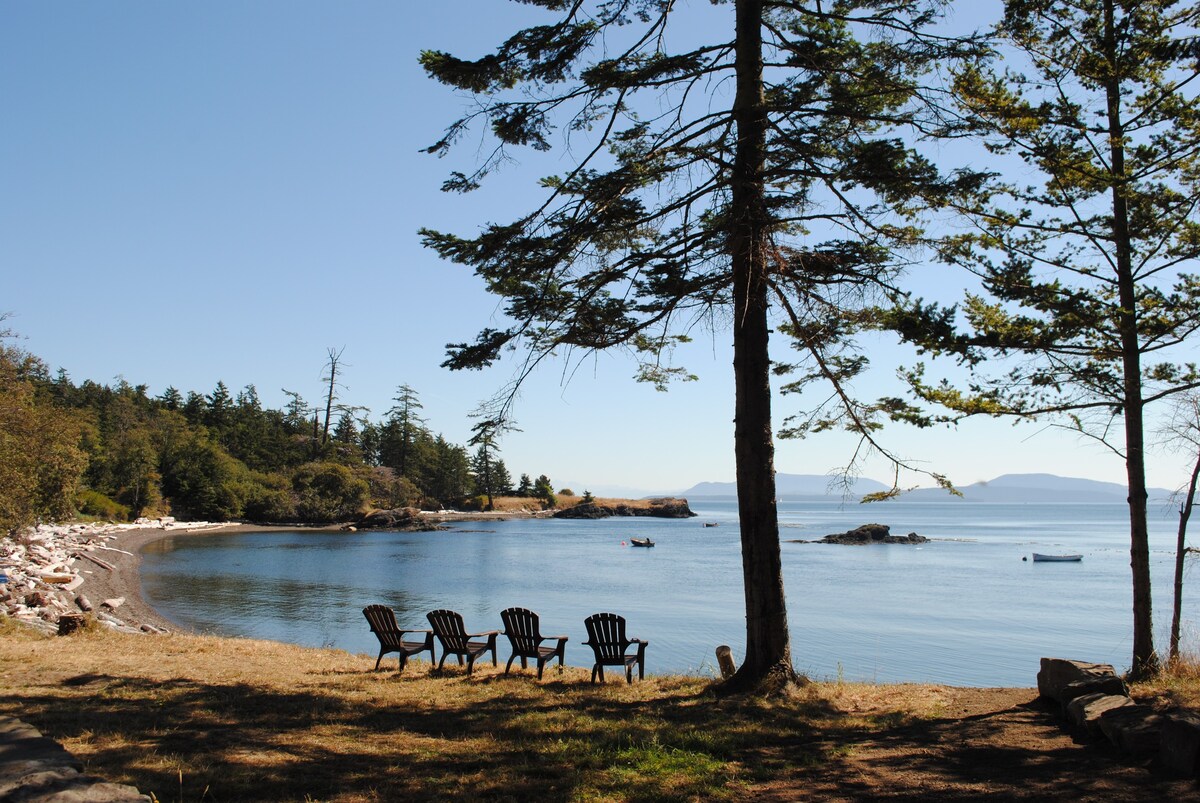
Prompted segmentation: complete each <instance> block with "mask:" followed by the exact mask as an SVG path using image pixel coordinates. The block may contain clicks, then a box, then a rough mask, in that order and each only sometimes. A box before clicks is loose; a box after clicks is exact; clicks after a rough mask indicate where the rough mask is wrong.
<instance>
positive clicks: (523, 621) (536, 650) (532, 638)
mask: <svg viewBox="0 0 1200 803" xmlns="http://www.w3.org/2000/svg"><path fill="white" fill-rule="evenodd" d="M500 618H501V619H502V620H503V621H504V635H506V636H508V641H509V643H510V644H512V655H511V656H510V657H509V659H508V663H507V664H505V665H504V674H506V675H507V674H508V670H509V669H511V668H512V662H513V660H514V659H516V658H520V659H521V668H522V669H526V668H528V664H527V663H526V660H527V659H529V658H532V659H534V660H535V661H537V676H538V680H541V679H542V669H543V668H544V667H545V666H546V662H547V661H549V660H550V659H552V658H554V657H555V656H558V667H559V669H560V670H561V669H562V665H563V654H564V652H565V650H566V647H567V637H566V636H543V635H542V633H541V629H540V627H539V625H538V615H537V614H536V613H534V612H533V611H531V610H529V609H527V608H508V609H507V610H503V611H501V612H500ZM543 641H553V642H556V644H555V646H553V647H550V646H545V647H543V646H542V642H543Z"/></svg>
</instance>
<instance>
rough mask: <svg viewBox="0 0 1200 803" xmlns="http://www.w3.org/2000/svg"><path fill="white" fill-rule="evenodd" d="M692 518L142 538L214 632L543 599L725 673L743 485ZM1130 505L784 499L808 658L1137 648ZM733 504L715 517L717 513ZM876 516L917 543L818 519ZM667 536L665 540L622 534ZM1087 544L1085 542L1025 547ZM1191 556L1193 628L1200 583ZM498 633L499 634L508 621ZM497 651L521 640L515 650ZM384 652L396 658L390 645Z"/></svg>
mask: <svg viewBox="0 0 1200 803" xmlns="http://www.w3.org/2000/svg"><path fill="white" fill-rule="evenodd" d="M694 509H695V510H696V512H697V513H698V514H699V517H698V518H695V519H689V520H659V519H607V520H602V521H558V520H552V519H551V520H537V521H533V520H512V521H504V522H488V523H486V524H477V523H473V522H472V523H462V524H458V525H451V526H453V527H454V529H453V530H451V531H449V532H440V533H391V532H376V533H351V534H317V533H259V534H247V535H210V536H187V537H180V538H170V537H168V538H166V539H163V540H162V541H159V542H157V543H155V544H153V545H151V546H150V547H149V549H148V551H147V552H146V553H145V554H144V563H143V567H142V571H143V585H144V591H145V593H146V596H147V598H148V599H149V600H150V601H151V602H152V603H153V604H154V605H155V606H156V607H157V608H158V609H159V610H160V611H161V612H162V613H163V614H164V615H165V616H167V617H169V618H170V619H172V620H174V621H176V622H178V623H181V624H184V625H188V626H190V627H193V628H196V629H198V630H201V631H206V632H214V633H220V634H224V635H232V636H248V637H253V638H264V639H273V640H278V641H287V642H293V643H296V644H302V645H308V646H333V647H338V648H342V649H346V650H350V651H351V652H356V653H369V654H370V655H371V656H372V657H373V656H374V655H375V654H376V652H377V651H378V644H377V642H376V641H375V638H374V636H372V635H371V633H370V632H369V631H368V629H367V624H366V621H365V620H364V619H363V617H362V614H361V609H362V608H363V607H364V606H366V605H368V604H370V603H384V604H387V605H390V606H392V607H393V608H395V610H396V615H397V618H398V619H399V620H400V622H401V624H407V625H409V626H413V627H423V626H425V613H426V612H427V611H429V610H433V609H435V608H452V609H454V610H457V611H459V612H460V613H462V614H463V616H464V617H465V618H466V623H467V627H468V628H470V629H472V630H491V629H496V630H499V629H501V623H500V611H501V610H502V609H504V608H507V607H510V606H513V605H519V606H522V607H527V608H532V609H533V610H536V611H538V612H539V613H540V614H541V617H542V628H543V632H545V633H547V634H551V633H553V634H560V633H561V634H565V635H568V636H570V638H571V640H570V642H569V643H568V645H567V663H569V664H572V665H576V666H590V665H591V653H590V651H589V650H588V648H586V647H582V646H581V644H580V642H582V641H583V640H584V638H585V634H584V631H583V619H584V618H585V617H586V616H588V615H589V614H592V613H595V612H597V611H603V610H612V611H617V612H619V613H621V614H623V615H624V616H625V617H626V618H627V619H628V620H629V627H630V635H631V636H635V637H640V638H645V639H649V641H650V648H649V651H648V654H647V662H648V664H649V670H650V671H651V672H687V673H693V674H704V675H710V674H714V673H715V666H714V665H715V659H714V658H713V650H714V648H715V647H716V646H717V645H719V644H728V645H730V646H731V647H732V648H733V653H734V657H735V659H737V660H740V658H741V655H742V653H743V650H744V646H745V618H744V608H743V596H742V581H741V557H740V549H739V543H738V531H737V516H736V506H735V504H734V503H733V502H731V501H700V502H699V503H697V504H696V505H695V506H694ZM1125 516H1126V510H1125V508H1124V506H1122V505H1063V506H1050V505H986V504H963V503H953V502H945V503H939V504H918V503H905V504H900V505H895V504H893V505H887V504H877V505H874V506H868V507H863V506H859V505H856V504H847V505H844V506H843V505H841V504H839V503H836V502H781V503H780V519H781V523H782V525H783V529H782V531H781V535H782V538H783V539H784V540H785V543H784V544H783V566H784V582H785V586H786V589H787V595H788V616H789V622H790V625H791V630H792V654H793V658H794V661H795V664H796V668H797V669H798V670H800V671H802V672H805V673H807V674H809V675H810V676H812V677H816V678H832V677H835V676H837V675H838V674H839V673H840V674H841V675H842V676H844V677H845V678H846V679H848V680H876V681H881V682H898V681H913V682H936V683H948V684H955V685H964V686H1029V685H1032V684H1033V682H1034V678H1035V675H1036V672H1037V668H1038V659H1039V658H1040V657H1042V656H1047V655H1052V656H1060V657H1068V658H1079V659H1082V660H1088V661H1102V662H1109V663H1112V664H1114V665H1115V666H1116V667H1117V668H1118V669H1119V670H1120V669H1124V668H1127V666H1128V664H1129V658H1130V653H1131V650H1132V643H1131V630H1132V628H1131V621H1132V613H1131V606H1132V602H1131V599H1132V597H1131V591H1130V572H1129V548H1128V538H1129V536H1128V524H1127V520H1126V518H1125ZM706 521H716V522H720V524H721V526H719V527H703V526H701V524H702V522H706ZM870 521H879V522H882V523H884V524H887V525H889V526H890V527H891V529H892V532H893V534H906V533H908V532H912V531H915V532H918V533H920V534H922V535H925V536H928V537H930V538H934V539H938V540H935V541H933V542H931V543H929V544H925V545H922V546H902V545H894V546H874V547H851V546H826V545H817V544H793V543H787V542H786V541H787V539H791V538H803V539H816V538H820V537H821V536H823V535H826V534H828V533H832V532H841V531H844V530H846V529H849V528H851V527H854V526H857V525H859V524H864V523H866V522H870ZM1175 526H1176V516H1175V514H1174V513H1173V512H1172V511H1168V510H1164V509H1162V508H1155V509H1154V510H1153V511H1152V521H1151V562H1152V572H1153V582H1154V590H1155V593H1154V605H1155V608H1154V610H1155V631H1156V632H1155V638H1156V642H1155V643H1156V645H1157V646H1158V647H1159V649H1162V650H1164V651H1165V648H1166V634H1167V628H1168V627H1169V624H1170V599H1171V597H1170V594H1171V574H1172V571H1173V568H1172V567H1173V548H1174V538H1175V535H1174V531H1175ZM631 536H638V537H642V536H650V537H652V538H653V539H654V540H655V542H656V543H657V544H658V546H657V547H655V548H654V549H632V548H630V547H627V546H622V541H625V542H628V540H629V538H630V537H631ZM1032 552H1050V553H1055V552H1079V553H1083V555H1084V559H1083V561H1082V562H1081V563H1077V564H1073V563H1066V564H1044V563H1039V564H1034V563H1033V562H1032V561H1029V562H1023V561H1022V560H1021V558H1022V557H1023V556H1025V557H1028V556H1029V555H1030V553H1032ZM1198 579H1200V578H1196V577H1193V576H1191V574H1189V576H1188V578H1187V579H1186V580H1185V588H1187V589H1190V591H1189V593H1188V594H1187V596H1186V597H1185V601H1184V627H1183V632H1184V634H1185V639H1187V640H1188V641H1189V642H1190V643H1192V644H1195V640H1194V639H1192V638H1190V637H1191V636H1194V635H1195V633H1194V630H1195V625H1196V622H1197V615H1198V613H1200V589H1197V588H1196V581H1197V580H1198ZM501 641H502V643H503V639H502V640H501ZM501 652H502V653H504V654H502V655H501V661H503V660H505V658H506V657H507V654H506V652H505V649H503V648H502V650H501ZM389 660H394V659H392V658H389Z"/></svg>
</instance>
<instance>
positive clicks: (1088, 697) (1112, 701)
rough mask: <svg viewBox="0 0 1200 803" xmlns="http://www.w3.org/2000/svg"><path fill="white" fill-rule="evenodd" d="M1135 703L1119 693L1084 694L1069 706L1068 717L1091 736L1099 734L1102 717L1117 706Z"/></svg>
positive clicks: (1073, 723) (1122, 706)
mask: <svg viewBox="0 0 1200 803" xmlns="http://www.w3.org/2000/svg"><path fill="white" fill-rule="evenodd" d="M1130 705H1134V702H1133V700H1130V699H1129V698H1128V697H1125V696H1122V695H1119V694H1084V695H1082V696H1080V697H1076V698H1075V699H1074V700H1072V701H1071V703H1070V704H1069V705H1068V706H1067V719H1068V720H1069V721H1070V722H1071V724H1072V725H1074V726H1075V727H1076V728H1079V729H1080V730H1082V731H1084V732H1085V733H1087V734H1088V735H1089V736H1099V735H1101V733H1102V731H1101V730H1100V717H1102V716H1103V715H1104V714H1105V713H1107V712H1109V711H1112V710H1113V709H1116V708H1124V707H1125V706H1130Z"/></svg>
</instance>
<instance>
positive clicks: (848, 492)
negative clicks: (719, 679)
mask: <svg viewBox="0 0 1200 803" xmlns="http://www.w3.org/2000/svg"><path fill="white" fill-rule="evenodd" d="M888 487H889V486H888V485H885V484H884V483H882V482H879V481H877V480H872V479H868V478H865V477H860V478H857V479H855V480H854V481H853V482H852V483H851V484H850V485H849V487H848V488H847V487H845V486H843V485H842V484H841V482H840V480H838V479H837V478H833V477H830V476H828V475H824V474H783V473H779V474H776V475H775V492H776V494H777V495H778V497H779V499H781V500H784V501H788V500H791V501H802V500H817V499H826V500H833V499H841V498H843V497H847V496H848V497H849V498H850V499H852V500H856V499H858V498H861V497H863V496H865V495H866V494H869V493H875V492H877V491H886V490H887V489H888ZM958 490H959V491H960V492H961V493H962V496H961V497H957V496H952V495H951V494H948V493H947V492H946V491H943V490H941V489H940V488H918V489H916V490H913V491H908V492H906V493H903V494H901V495H900V496H899V497H897V498H896V499H893V500H889V502H888V504H906V503H908V504H911V503H917V502H924V503H928V502H956V503H985V504H988V503H990V504H1020V503H1023V502H1024V503H1031V504H1049V503H1060V504H1088V503H1091V504H1124V503H1125V501H1126V496H1127V491H1126V489H1125V486H1124V485H1121V484H1120V483H1115V482H1100V481H1098V480H1088V479H1082V478H1079V477H1060V476H1057V475H1055V474H1004V475H1001V476H999V477H996V478H995V479H992V480H986V481H984V482H976V483H972V484H970V485H964V486H962V487H961V488H959V489H958ZM1149 492H1150V498H1151V500H1152V501H1155V500H1157V501H1165V500H1167V499H1169V498H1170V496H1171V491H1169V490H1167V489H1165V488H1151V489H1149ZM675 495H677V496H682V497H684V498H687V499H693V500H694V499H697V498H713V497H734V496H736V495H737V486H736V485H735V484H734V483H732V482H701V483H699V484H697V485H693V486H692V487H691V488H688V489H687V490H685V491H680V492H678V493H677V494H675Z"/></svg>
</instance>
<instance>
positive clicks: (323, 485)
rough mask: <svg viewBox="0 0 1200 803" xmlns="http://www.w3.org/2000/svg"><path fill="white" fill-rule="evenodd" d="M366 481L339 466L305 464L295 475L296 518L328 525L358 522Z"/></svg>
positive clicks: (363, 502)
mask: <svg viewBox="0 0 1200 803" xmlns="http://www.w3.org/2000/svg"><path fill="white" fill-rule="evenodd" d="M368 490H369V488H368V486H367V481H366V480H364V479H362V478H360V477H357V476H355V474H354V472H353V471H351V470H350V469H348V468H346V467H345V466H343V465H339V464H338V463H306V464H305V465H303V466H300V468H298V469H296V473H295V474H293V475H292V492H293V493H294V494H295V495H296V516H297V517H298V518H299V519H300V520H301V521H307V522H312V523H322V524H324V523H328V522H334V521H349V520H350V519H356V518H358V517H359V516H360V515H361V514H362V513H363V510H364V507H365V505H366V501H367V492H368Z"/></svg>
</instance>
